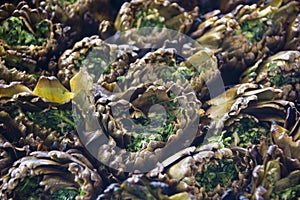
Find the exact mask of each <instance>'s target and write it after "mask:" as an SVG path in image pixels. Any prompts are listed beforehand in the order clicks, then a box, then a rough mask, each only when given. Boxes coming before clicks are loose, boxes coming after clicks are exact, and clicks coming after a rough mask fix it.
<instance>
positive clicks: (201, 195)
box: [148, 143, 252, 199]
mask: <svg viewBox="0 0 300 200" xmlns="http://www.w3.org/2000/svg"><path fill="white" fill-rule="evenodd" d="M251 166H252V164H251V158H250V156H249V154H248V153H247V151H246V150H245V149H242V148H231V149H229V148H222V147H221V146H220V145H219V144H217V143H211V144H209V145H204V146H202V147H201V148H198V149H196V148H195V147H190V148H188V149H185V150H183V151H181V152H178V153H177V154H175V155H173V156H171V157H169V158H168V159H166V160H165V161H163V162H162V167H158V168H157V169H154V170H152V171H150V172H149V173H148V176H149V177H151V178H157V179H158V180H159V181H164V182H165V183H168V184H169V185H172V186H173V188H174V189H173V190H174V193H180V192H188V193H191V194H192V195H194V196H195V197H196V199H220V198H221V197H222V196H226V195H227V190H230V191H231V193H232V194H231V195H232V196H234V197H232V196H231V198H235V197H237V196H238V193H239V192H240V191H242V190H243V188H245V187H246V186H247V181H246V178H247V177H248V176H249V175H250V172H251V169H252V167H251ZM227 198H228V197H227ZM224 199H226V198H224Z"/></svg>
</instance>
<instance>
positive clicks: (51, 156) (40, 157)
mask: <svg viewBox="0 0 300 200" xmlns="http://www.w3.org/2000/svg"><path fill="white" fill-rule="evenodd" d="M101 191H102V178H101V176H100V175H99V174H98V173H97V171H96V170H95V169H94V167H93V165H92V164H91V163H90V162H89V161H88V159H87V158H86V157H85V156H84V155H83V154H81V152H77V151H69V153H68V152H60V151H49V152H42V151H35V152H32V153H31V154H30V155H29V156H26V157H23V158H21V159H19V160H17V161H16V162H15V163H14V164H13V167H12V168H10V170H9V172H8V174H7V175H5V176H3V177H2V182H1V189H0V196H1V198H2V199H9V198H13V199H22V198H26V199H31V198H34V199H36V198H37V199H41V198H42V199H45V198H46V199H62V198H67V199H93V198H95V196H96V195H97V194H99V193H100V192H101Z"/></svg>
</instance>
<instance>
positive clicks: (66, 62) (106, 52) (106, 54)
mask: <svg viewBox="0 0 300 200" xmlns="http://www.w3.org/2000/svg"><path fill="white" fill-rule="evenodd" d="M135 51H137V48H136V47H134V46H120V47H118V46H116V45H112V44H107V43H105V42H104V41H102V40H101V39H99V37H98V36H92V37H90V38H84V39H82V40H81V41H79V42H77V43H76V44H75V45H74V47H73V48H72V49H68V50H66V51H65V52H64V53H63V54H62V56H61V57H60V58H59V61H58V66H59V69H60V70H59V72H58V74H57V76H58V79H59V80H60V81H61V82H62V83H63V84H64V85H65V86H66V87H68V88H69V87H70V79H71V78H72V77H73V76H74V75H75V74H76V73H78V72H79V69H80V68H81V67H86V68H87V70H88V72H89V73H90V75H92V76H93V79H94V82H98V79H101V80H100V83H101V82H108V83H111V82H113V81H115V80H116V79H117V77H118V76H122V75H123V74H125V73H126V71H127V69H128V67H129V63H130V62H132V61H133V60H134V59H136V57H137V54H136V52H135Z"/></svg>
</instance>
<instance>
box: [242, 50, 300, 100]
mask: <svg viewBox="0 0 300 200" xmlns="http://www.w3.org/2000/svg"><path fill="white" fill-rule="evenodd" d="M299 77H300V52H299V51H282V52H279V53H277V54H275V55H273V56H270V57H269V58H268V59H266V60H265V61H261V60H260V61H258V62H257V63H256V64H255V65H254V66H253V67H251V68H249V69H248V70H247V71H245V72H244V74H243V75H242V77H241V79H242V82H243V83H248V82H253V83H257V84H261V85H263V86H265V87H270V86H271V87H276V88H279V89H282V90H283V93H282V96H280V98H282V99H286V100H289V101H294V102H295V103H298V104H299V101H300V84H299V82H300V79H299Z"/></svg>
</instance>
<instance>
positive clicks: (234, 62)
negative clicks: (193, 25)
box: [191, 0, 299, 84]
mask: <svg viewBox="0 0 300 200" xmlns="http://www.w3.org/2000/svg"><path fill="white" fill-rule="evenodd" d="M298 12H299V2H296V1H291V2H289V3H287V4H284V3H283V2H282V1H281V0H273V1H271V2H270V3H268V4H266V5H260V6H259V5H256V4H253V5H250V6H249V5H244V6H238V7H237V8H236V9H235V10H234V11H232V12H230V13H228V14H226V15H218V12H217V11H215V12H213V13H210V14H208V17H207V19H206V20H205V21H204V22H203V23H201V24H200V25H199V26H198V29H197V30H196V31H195V32H193V33H192V34H191V36H192V37H193V38H196V39H197V41H198V42H199V43H200V44H201V45H203V46H205V47H209V48H212V49H218V50H220V52H219V55H220V56H221V59H222V61H223V62H224V63H223V65H222V66H221V72H222V76H223V79H224V81H225V83H226V84H227V83H228V84H231V83H232V82H235V81H237V80H234V79H233V78H232V77H239V75H240V73H241V72H243V71H244V70H245V69H246V68H247V67H250V66H252V65H253V64H254V63H255V62H256V61H257V60H259V59H260V58H262V57H264V56H265V55H266V54H268V53H275V52H277V51H278V50H280V49H282V47H284V45H285V41H286V39H287V35H286V30H287V29H288V26H289V25H290V24H291V23H292V22H293V21H294V20H295V18H296V17H297V15H298Z"/></svg>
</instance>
